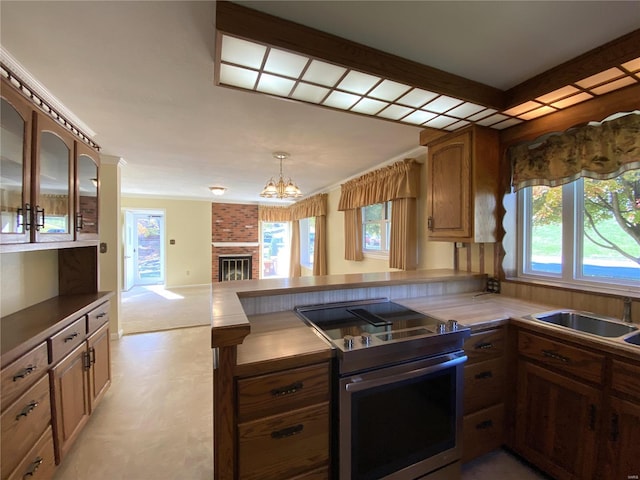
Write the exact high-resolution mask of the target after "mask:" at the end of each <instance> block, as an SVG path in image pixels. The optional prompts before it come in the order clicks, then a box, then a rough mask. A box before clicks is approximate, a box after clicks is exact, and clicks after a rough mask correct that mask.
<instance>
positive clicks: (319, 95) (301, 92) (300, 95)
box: [291, 83, 330, 103]
mask: <svg viewBox="0 0 640 480" xmlns="http://www.w3.org/2000/svg"><path fill="white" fill-rule="evenodd" d="M329 91H330V90H329V89H328V88H324V87H317V86H315V85H310V84H308V83H299V84H298V86H297V87H296V89H295V90H294V92H293V93H292V94H291V96H292V97H293V98H295V99H297V100H302V101H304V102H311V103H321V102H322V100H323V99H324V97H326V96H327V94H328V93H329Z"/></svg>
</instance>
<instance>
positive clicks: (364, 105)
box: [351, 98, 389, 115]
mask: <svg viewBox="0 0 640 480" xmlns="http://www.w3.org/2000/svg"><path fill="white" fill-rule="evenodd" d="M388 105H389V104H388V103H387V102H381V101H380V100H374V99H372V98H363V99H362V100H360V101H359V102H358V103H356V104H355V106H354V107H353V108H352V109H351V111H352V112H358V113H366V114H367V115H375V114H376V113H378V112H379V111H380V110H382V109H383V108H385V107H386V106H388Z"/></svg>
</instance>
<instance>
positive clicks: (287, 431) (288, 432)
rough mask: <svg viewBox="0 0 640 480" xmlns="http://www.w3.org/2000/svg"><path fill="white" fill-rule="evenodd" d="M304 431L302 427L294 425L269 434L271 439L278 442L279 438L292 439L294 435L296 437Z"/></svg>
mask: <svg viewBox="0 0 640 480" xmlns="http://www.w3.org/2000/svg"><path fill="white" fill-rule="evenodd" d="M303 429H304V425H302V424H299V425H294V426H293V427H287V428H283V429H282V430H276V431H275V432H271V438H273V439H274V440H280V439H281V438H287V437H293V436H294V435H298V434H299V433H302V430H303Z"/></svg>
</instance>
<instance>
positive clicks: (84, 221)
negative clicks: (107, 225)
mask: <svg viewBox="0 0 640 480" xmlns="http://www.w3.org/2000/svg"><path fill="white" fill-rule="evenodd" d="M1 97H2V98H1V102H2V112H1V113H2V121H1V127H2V144H1V145H0V148H1V159H2V165H1V166H2V170H1V171H0V180H1V184H0V201H1V203H0V214H1V221H2V229H1V233H0V244H2V245H3V247H2V249H0V251H18V250H33V249H43V248H60V247H72V246H78V244H76V243H73V242H76V241H83V242H86V241H93V242H95V241H97V240H98V185H99V168H100V160H99V158H98V153H97V152H96V151H95V150H94V149H92V148H90V147H89V146H87V145H86V144H85V143H83V142H82V141H80V140H79V139H77V138H76V137H75V136H74V135H73V134H72V133H71V132H70V131H69V130H67V129H66V128H65V127H63V126H62V125H61V124H60V123H59V122H57V121H56V120H54V119H53V118H51V116H49V115H47V114H45V113H44V112H43V111H41V110H40V109H39V108H38V107H36V106H34V105H33V104H32V103H31V102H29V100H28V99H27V98H25V97H24V96H23V95H21V94H20V92H18V91H17V90H16V89H15V88H14V87H13V86H12V85H11V84H10V83H9V82H8V81H6V80H5V79H4V78H2V93H1ZM61 242H67V243H66V244H62V243H61ZM68 242H71V243H68Z"/></svg>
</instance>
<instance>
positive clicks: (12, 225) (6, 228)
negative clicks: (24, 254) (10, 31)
mask: <svg viewBox="0 0 640 480" xmlns="http://www.w3.org/2000/svg"><path fill="white" fill-rule="evenodd" d="M0 93H1V96H0V118H1V121H0V127H1V137H0V153H1V155H0V162H1V163H0V222H1V229H0V243H26V242H30V241H31V232H30V221H31V208H32V204H31V118H32V114H33V109H32V108H31V105H30V104H29V103H28V102H27V100H26V99H25V98H24V97H23V96H22V95H20V94H19V93H17V92H16V91H15V90H13V89H12V88H11V87H8V86H7V85H5V83H4V80H3V82H2V90H1V91H0Z"/></svg>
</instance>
